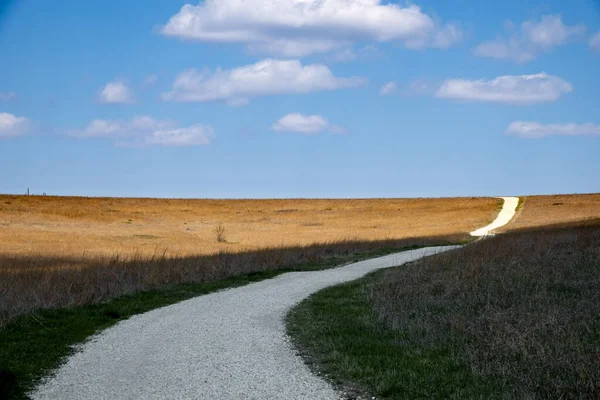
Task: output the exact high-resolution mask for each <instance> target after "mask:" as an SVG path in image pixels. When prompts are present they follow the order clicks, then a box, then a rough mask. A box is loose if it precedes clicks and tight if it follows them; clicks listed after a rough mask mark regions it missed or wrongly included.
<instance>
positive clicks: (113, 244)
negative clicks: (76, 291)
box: [0, 195, 499, 257]
mask: <svg viewBox="0 0 600 400" xmlns="http://www.w3.org/2000/svg"><path fill="white" fill-rule="evenodd" d="M498 204H499V200H498V199H495V198H446V199H357V200H297V199H286V200H175V199H131V198H81V197H41V196H10V195H0V254H5V255H44V256H47V255H52V256H71V257H81V256H82V255H83V254H85V255H90V256H107V255H108V256H112V255H114V254H119V255H121V256H125V257H127V256H133V255H137V256H140V257H150V256H153V255H156V254H161V255H162V254H163V253H165V252H166V255H167V256H191V255H202V254H212V253H215V252H222V251H227V252H240V251H248V250H256V249H261V248H272V247H285V246H295V245H309V244H314V243H331V242H339V241H344V240H349V239H350V240H357V241H377V240H385V239H403V238H409V237H424V236H443V235H453V234H464V233H466V232H469V231H471V230H473V229H475V228H478V227H481V226H483V225H485V224H487V223H488V222H489V221H490V220H492V219H493V218H495V216H496V213H497V211H498V208H497V207H498ZM220 224H222V226H223V227H224V229H225V232H224V238H225V240H226V241H225V242H218V241H217V240H216V235H215V232H214V230H215V228H216V227H217V226H218V225H220Z"/></svg>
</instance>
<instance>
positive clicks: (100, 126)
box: [68, 116, 214, 146]
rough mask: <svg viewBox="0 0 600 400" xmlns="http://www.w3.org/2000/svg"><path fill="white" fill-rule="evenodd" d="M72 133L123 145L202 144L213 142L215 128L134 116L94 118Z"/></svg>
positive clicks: (76, 135)
mask: <svg viewBox="0 0 600 400" xmlns="http://www.w3.org/2000/svg"><path fill="white" fill-rule="evenodd" d="M68 134H69V135H70V136H72V137H77V138H81V139H89V138H105V139H110V140H112V141H113V142H114V143H115V144H117V145H122V146H153V145H158V146H198V145H206V144H209V143H211V141H212V140H213V138H214V130H213V128H212V127H211V126H210V125H203V124H194V125H191V126H188V127H183V128H182V127H178V126H177V125H176V124H175V123H174V122H172V121H160V120H156V119H154V118H152V117H148V116H141V117H134V118H132V119H131V120H127V121H113V120H102V119H97V120H93V121H92V122H90V123H89V124H88V126H86V127H85V128H84V129H80V130H72V131H69V132H68Z"/></svg>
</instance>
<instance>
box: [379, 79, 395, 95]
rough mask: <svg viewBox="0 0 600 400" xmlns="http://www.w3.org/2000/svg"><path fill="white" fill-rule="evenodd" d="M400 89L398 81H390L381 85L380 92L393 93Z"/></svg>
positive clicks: (383, 93) (382, 93) (384, 93)
mask: <svg viewBox="0 0 600 400" xmlns="http://www.w3.org/2000/svg"><path fill="white" fill-rule="evenodd" d="M397 89H398V84H397V83H396V82H393V81H392V82H388V83H386V84H385V85H383V86H382V87H381V89H380V90H379V94H380V95H382V96H385V95H388V94H392V93H394V92H395V91H396V90H397Z"/></svg>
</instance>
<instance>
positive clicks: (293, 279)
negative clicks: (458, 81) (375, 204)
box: [31, 202, 507, 400]
mask: <svg viewBox="0 0 600 400" xmlns="http://www.w3.org/2000/svg"><path fill="white" fill-rule="evenodd" d="M506 204H507V203H506V202H505V205H506ZM456 247H457V246H445V247H431V248H424V249H418V250H412V251H406V252H402V253H397V254H391V255H388V256H384V257H379V258H375V259H371V260H367V261H362V262H358V263H354V264H350V265H346V266H344V267H340V268H336V269H330V270H325V271H315V272H290V273H286V274H283V275H280V276H278V277H276V278H274V279H268V280H264V281H261V282H258V283H254V284H250V285H247V286H243V287H239V288H235V289H230V290H225V291H221V292H217V293H213V294H209V295H205V296H200V297H197V298H194V299H190V300H187V301H184V302H181V303H178V304H174V305H171V306H167V307H163V308H159V309H156V310H153V311H150V312H148V313H145V314H140V315H137V316H134V317H131V318H130V319H128V320H125V321H122V322H120V323H118V324H117V325H115V326H113V327H111V328H109V329H106V330H105V331H103V332H101V333H100V334H98V335H96V336H94V337H92V339H91V340H90V341H88V342H87V343H85V344H83V345H82V346H81V347H80V349H79V350H80V351H79V352H77V353H76V354H74V355H73V356H71V357H70V358H69V359H68V360H67V362H66V363H65V364H64V365H63V366H62V367H61V368H59V369H58V371H57V372H56V375H55V376H54V377H51V378H49V379H48V380H47V381H46V382H44V383H43V384H42V385H40V386H39V387H38V388H37V389H36V390H35V391H34V392H33V393H31V397H32V398H34V399H64V400H68V399H311V400H314V399H338V398H339V397H340V396H339V394H338V393H336V392H335V391H334V389H333V388H332V387H331V386H330V385H329V384H328V383H327V382H326V381H324V380H322V379H321V378H319V377H317V376H314V375H313V374H312V373H311V372H310V370H309V369H308V367H307V366H306V365H305V364H304V362H303V361H302V359H301V358H300V357H298V356H296V355H294V351H293V349H292V347H291V345H290V343H289V341H288V339H287V337H286V334H285V325H284V321H283V319H284V317H285V314H286V313H287V311H288V310H289V309H290V308H291V307H293V306H294V305H295V304H297V303H298V302H300V301H301V300H303V299H305V298H306V297H308V296H309V295H310V294H312V293H314V292H316V291H318V290H320V289H323V288H325V287H328V286H331V285H335V284H339V283H343V282H347V281H351V280H354V279H358V278H360V277H362V276H364V275H365V274H367V273H369V272H371V271H374V270H377V269H380V268H387V267H393V266H397V265H401V264H404V263H407V262H410V261H413V260H416V259H418V258H421V257H423V256H426V255H431V254H435V253H439V252H443V251H448V250H450V249H453V248H456Z"/></svg>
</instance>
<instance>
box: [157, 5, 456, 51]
mask: <svg viewBox="0 0 600 400" xmlns="http://www.w3.org/2000/svg"><path fill="white" fill-rule="evenodd" d="M383 3H384V2H382V0H204V1H202V2H200V3H199V4H198V5H197V6H193V5H190V4H186V5H184V6H183V7H182V8H181V9H180V10H179V12H178V13H177V14H175V15H174V16H172V17H171V18H170V19H169V21H168V22H167V24H166V25H165V26H163V27H162V30H161V32H162V33H163V34H164V35H167V36H176V37H180V38H183V39H192V40H198V41H204V42H220V43H242V44H245V45H247V46H248V48H249V50H250V51H252V52H261V53H268V54H275V55H279V56H284V57H303V56H306V55H308V54H312V53H323V52H329V51H331V50H333V49H336V48H340V47H347V46H348V45H349V44H351V43H353V42H355V41H357V40H361V41H376V42H387V41H397V42H401V43H404V45H405V46H407V47H411V48H423V47H440V48H446V47H449V46H451V45H452V44H454V43H456V42H457V41H459V40H460V39H461V38H462V33H461V31H460V28H459V27H458V25H456V24H446V25H442V24H440V23H437V22H436V21H434V20H433V19H432V18H431V17H430V16H429V15H427V14H425V13H423V12H422V11H421V9H420V8H419V7H418V6H416V5H409V6H406V7H402V6H401V5H398V4H392V3H387V4H383Z"/></svg>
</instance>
